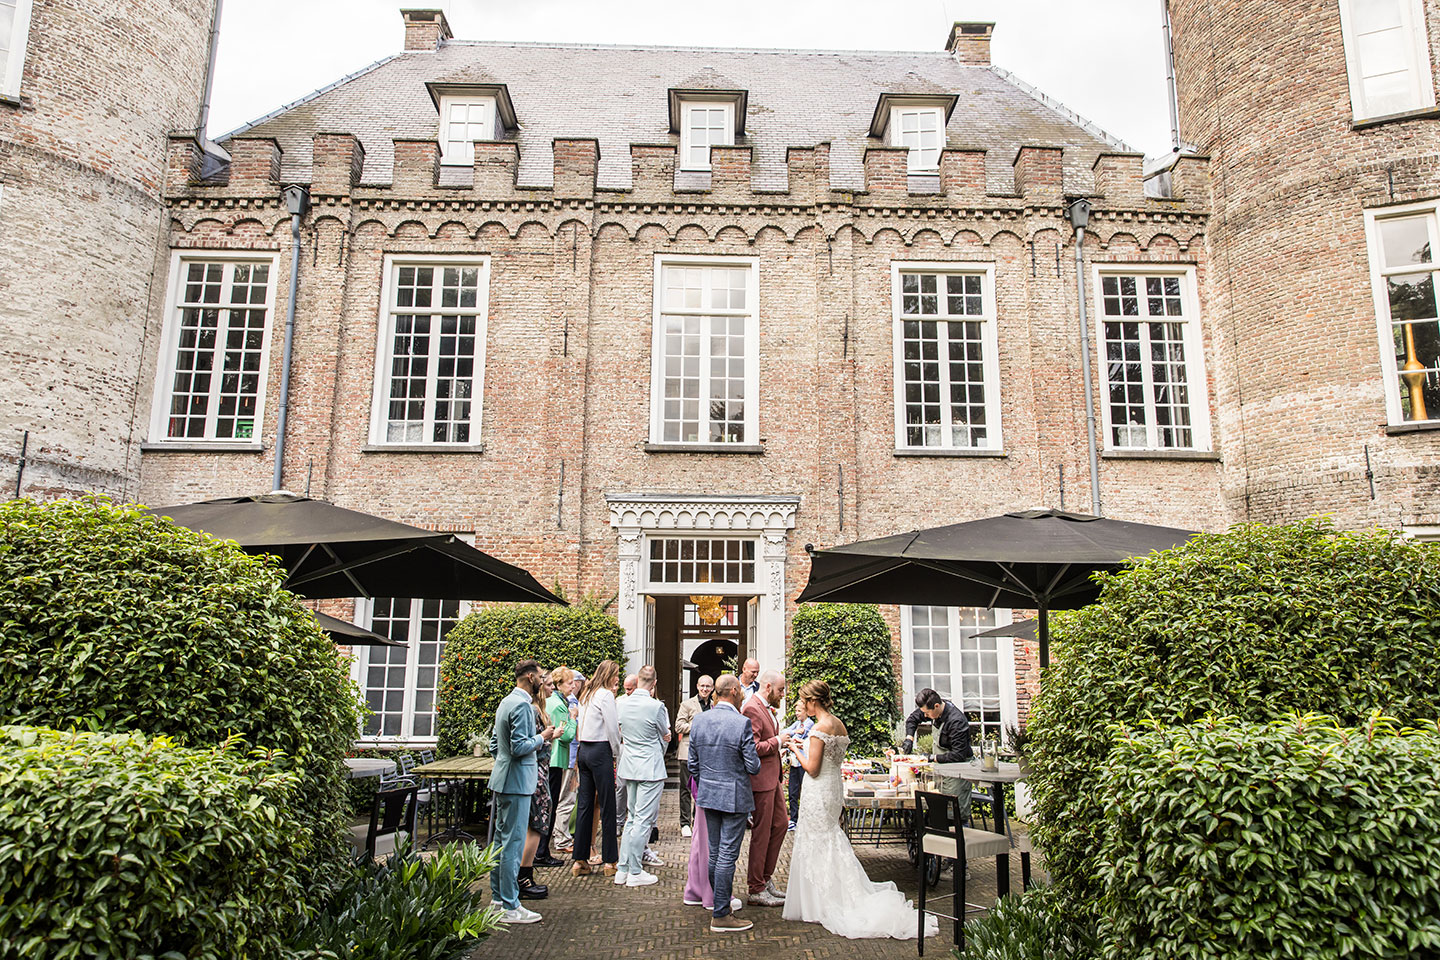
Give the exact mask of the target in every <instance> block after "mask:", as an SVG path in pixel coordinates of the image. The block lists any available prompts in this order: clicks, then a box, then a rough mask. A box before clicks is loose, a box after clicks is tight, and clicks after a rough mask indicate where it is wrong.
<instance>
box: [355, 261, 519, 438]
mask: <svg viewBox="0 0 1440 960" xmlns="http://www.w3.org/2000/svg"><path fill="white" fill-rule="evenodd" d="M401 267H436V268H437V269H438V268H441V267H478V268H479V270H480V278H479V280H478V286H477V287H476V292H475V310H474V311H473V312H474V314H475V317H476V320H475V385H474V386H473V387H472V388H471V392H470V439H468V440H464V441H454V442H441V441H436V440H431V439H429V437H430V435H431V434H430V431H429V430H428V429H427V430H425V431H424V432H425V439H422V440H419V441H415V440H388V439H386V433H387V431H388V426H389V401H390V373H391V361H392V359H393V357H392V353H391V352H392V351H393V350H394V344H395V320H394V317H395V314H396V313H405V312H407V310H401V309H399V308H397V307H393V306H392V305H391V304H392V302H393V301H394V299H395V281H396V277H397V275H398V274H399V269H400V268H401ZM383 269H384V271H385V273H384V277H383V280H382V281H381V284H380V311H379V320H378V323H377V324H376V326H377V327H378V330H379V335H378V337H377V339H376V343H375V376H374V384H373V396H372V398H371V403H370V444H371V445H372V446H376V447H386V446H389V447H414V446H421V445H423V446H427V447H436V448H437V449H444V448H446V447H457V448H465V447H473V446H478V445H479V444H480V442H481V437H480V425H481V422H482V414H483V412H484V406H485V403H484V401H485V348H486V339H487V336H488V334H489V330H490V258H489V257H488V256H471V255H469V254H410V253H388V254H386V255H385V258H384V266H383ZM426 311H428V312H429V313H430V314H431V315H432V316H441V315H443V314H447V313H465V314H469V313H470V312H471V311H470V310H462V309H459V308H443V309H442V308H441V307H439V306H432V307H429V308H426ZM426 311H420V310H415V311H409V312H416V313H418V312H426ZM431 336H432V337H436V336H438V334H436V333H434V332H433V331H432V333H431ZM435 373H436V371H435V368H434V364H431V365H430V369H429V376H430V377H431V378H433V377H434V376H435ZM431 383H432V384H433V379H432V380H431ZM426 403H427V407H428V409H429V410H430V414H429V416H428V417H427V420H426V423H427V424H429V423H431V422H432V421H433V416H434V404H435V396H434V393H433V387H432V389H431V390H430V391H428V392H427V395H426Z"/></svg>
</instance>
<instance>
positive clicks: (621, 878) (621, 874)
mask: <svg viewBox="0 0 1440 960" xmlns="http://www.w3.org/2000/svg"><path fill="white" fill-rule="evenodd" d="M629 878H630V874H628V873H626V872H625V871H624V870H616V871H615V886H617V887H623V886H625V883H626V881H627V880H628V879H629Z"/></svg>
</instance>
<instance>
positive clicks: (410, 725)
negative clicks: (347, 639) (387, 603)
mask: <svg viewBox="0 0 1440 960" xmlns="http://www.w3.org/2000/svg"><path fill="white" fill-rule="evenodd" d="M461 539H463V540H465V541H466V542H470V541H471V540H473V539H474V535H473V534H463V535H461ZM400 599H409V600H410V604H411V610H410V633H409V636H408V638H407V642H406V649H407V651H408V652H407V654H406V660H405V694H404V697H403V706H402V707H401V718H400V733H399V735H397V736H386V735H385V734H384V733H383V730H382V732H381V733H380V734H378V735H375V736H367V735H366V734H365V728H364V722H365V721H364V720H362V721H361V727H360V729H359V730H357V731H356V734H355V742H356V743H357V744H364V745H365V746H372V747H374V746H414V747H434V746H436V745H437V744H438V743H439V740H440V738H439V735H438V734H435V735H432V736H429V737H416V736H414V735H413V731H414V729H415V692H416V687H415V681H416V678H417V675H418V673H419V669H420V645H419V644H418V643H416V642H415V640H416V636H417V634H416V627H417V624H418V622H419V619H420V614H421V612H422V611H423V609H424V608H423V604H424V602H425V601H423V600H417V599H414V598H400ZM441 602H444V601H441ZM459 603H460V606H459V609H458V612H457V614H456V616H455V622H456V623H459V622H460V621H461V620H463V619H465V617H466V616H468V615H469V613H470V610H471V603H470V601H468V600H461V601H460V602H459ZM374 615H375V601H374V600H372V599H369V598H365V597H359V598H357V599H356V600H355V616H354V617H353V622H354V623H356V624H357V625H359V626H362V627H365V628H366V629H371V624H372V623H373V622H374ZM442 639H443V635H442ZM394 649H395V648H394V647H387V646H369V645H365V646H359V645H357V646H354V647H352V648H351V651H352V652H351V657H350V679H351V680H352V681H354V683H355V686H356V687H357V688H358V689H359V691H360V696H361V702H362V703H363V702H364V699H365V696H366V695H367V694H368V693H369V688H368V686H367V682H368V677H367V676H366V674H367V673H368V671H369V669H370V652H371V651H372V650H394ZM441 659H443V654H442V656H441V657H440V658H437V659H436V661H435V706H436V711H437V716H438V711H439V706H440V660H441Z"/></svg>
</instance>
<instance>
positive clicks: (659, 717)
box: [615, 666, 670, 887]
mask: <svg viewBox="0 0 1440 960" xmlns="http://www.w3.org/2000/svg"><path fill="white" fill-rule="evenodd" d="M654 693H655V668H654V667H651V666H644V667H641V668H640V675H639V683H638V684H637V685H636V687H635V692H634V693H632V694H631V695H630V696H628V697H625V698H623V699H622V700H621V701H620V705H619V709H618V711H617V712H618V713H619V719H620V739H621V740H623V741H624V744H625V747H624V749H623V750H621V751H620V766H619V768H618V769H617V770H616V771H615V775H616V777H617V778H618V779H620V780H623V781H625V791H626V805H625V806H626V809H627V810H628V811H629V815H628V816H627V817H626V818H625V832H624V833H623V834H622V835H621V837H620V864H619V867H618V868H617V870H616V872H615V882H616V883H623V884H625V885H626V886H629V887H644V886H648V885H649V884H652V883H654V882H655V881H656V880H658V879H659V878H658V877H656V876H655V875H654V874H653V873H648V872H646V870H645V868H644V866H643V862H642V858H643V857H644V855H645V844H646V842H647V841H648V840H649V839H650V829H651V828H652V827H654V826H655V820H656V818H657V817H658V815H659V813H660V795H661V793H662V791H664V789H665V745H666V744H667V743H669V742H670V714H669V712H668V711H667V710H666V709H665V704H663V703H661V702H660V701H659V700H657V699H655V696H654Z"/></svg>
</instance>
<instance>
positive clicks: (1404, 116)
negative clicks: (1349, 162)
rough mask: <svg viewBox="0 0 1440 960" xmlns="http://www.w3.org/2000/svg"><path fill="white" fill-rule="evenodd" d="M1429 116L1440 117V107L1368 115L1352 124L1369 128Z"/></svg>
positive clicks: (1352, 126) (1358, 127)
mask: <svg viewBox="0 0 1440 960" xmlns="http://www.w3.org/2000/svg"><path fill="white" fill-rule="evenodd" d="M1427 117H1440V107H1421V108H1420V109H1419V110H1406V111H1404V112H1403V113H1387V114H1385V115H1384V116H1383V117H1367V118H1366V119H1364V120H1356V121H1354V122H1353V123H1351V124H1350V129H1351V130H1368V129H1370V128H1371V127H1379V126H1384V125H1385V124H1387V123H1403V122H1404V121H1406V120H1424V119H1426V118H1427Z"/></svg>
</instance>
